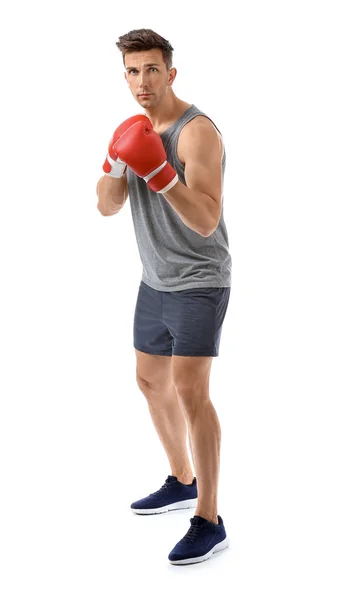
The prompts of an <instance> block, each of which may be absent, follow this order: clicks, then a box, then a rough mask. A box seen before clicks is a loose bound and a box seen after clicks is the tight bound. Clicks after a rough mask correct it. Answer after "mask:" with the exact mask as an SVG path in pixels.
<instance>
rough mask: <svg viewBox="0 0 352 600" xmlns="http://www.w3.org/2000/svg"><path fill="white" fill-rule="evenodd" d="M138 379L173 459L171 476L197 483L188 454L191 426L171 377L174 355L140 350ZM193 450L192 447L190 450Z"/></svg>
mask: <svg viewBox="0 0 352 600" xmlns="http://www.w3.org/2000/svg"><path fill="white" fill-rule="evenodd" d="M135 352H136V359H137V364H136V378H137V383H138V386H139V388H140V390H141V391H142V393H143V395H144V396H145V398H146V399H147V402H148V408H149V412H150V415H151V417H152V420H153V423H154V426H155V429H156V431H157V433H158V435H159V438H160V441H161V443H162V445H163V447H164V449H165V452H166V454H167V457H168V459H169V463H170V468H171V475H174V476H175V477H177V479H178V480H179V481H181V483H184V484H190V483H192V480H193V474H192V467H191V463H190V460H189V456H188V452H187V445H186V440H187V423H186V419H185V416H184V413H183V411H182V408H181V406H180V404H179V401H178V399H177V394H176V390H175V387H174V384H173V381H172V378H171V356H161V355H156V354H147V353H145V352H140V351H139V350H136V349H135ZM190 449H191V451H192V448H191V447H190Z"/></svg>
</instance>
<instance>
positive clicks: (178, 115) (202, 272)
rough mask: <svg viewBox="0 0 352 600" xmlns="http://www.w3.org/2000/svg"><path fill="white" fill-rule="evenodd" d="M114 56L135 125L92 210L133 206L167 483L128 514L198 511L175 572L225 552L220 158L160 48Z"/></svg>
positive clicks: (143, 334) (138, 327)
mask: <svg viewBox="0 0 352 600" xmlns="http://www.w3.org/2000/svg"><path fill="white" fill-rule="evenodd" d="M117 46H118V48H119V50H120V51H121V53H122V56H123V62H124V66H125V69H126V72H125V79H126V81H127V84H128V86H129V88H130V90H131V92H132V94H133V97H134V98H135V99H136V101H137V102H138V104H139V105H140V106H141V107H142V108H143V109H144V114H137V115H135V116H133V117H130V118H129V119H127V120H126V121H124V122H123V123H122V124H121V125H120V126H119V127H118V128H117V129H116V131H115V132H114V135H113V136H112V138H111V140H110V144H109V149H108V154H107V157H106V160H105V163H104V165H103V170H104V172H105V175H104V176H103V177H102V178H101V179H100V180H99V182H98V185H97V194H98V209H99V211H100V212H101V214H103V215H106V216H108V215H113V214H115V213H117V212H119V210H121V208H122V206H123V205H124V203H125V202H126V200H127V197H128V196H129V198H130V206H131V211H132V218H133V223H134V228H135V233H136V239H137V243H138V248H139V252H140V257H141V262H142V264H143V274H142V280H141V283H140V287H139V292H138V297H137V303H136V308H135V317H134V348H135V352H136V361H137V369H136V370H137V382H138V385H139V387H140V389H141V390H142V392H143V394H144V395H145V397H146V399H147V401H148V407H149V410H150V414H151V417H152V420H153V422H154V425H155V428H156V430H157V433H158V435H159V437H160V440H161V442H162V444H163V447H164V449H165V451H166V454H167V457H168V459H169V462H170V468H171V473H172V474H171V475H169V476H168V477H167V479H166V481H165V483H164V484H163V485H162V487H161V488H160V489H159V490H158V491H157V492H154V493H152V494H150V495H149V496H147V497H145V498H142V499H141V500H139V501H136V502H134V503H133V504H132V505H131V508H132V510H133V511H134V512H136V513H138V514H156V513H161V512H165V511H168V510H175V509H180V508H193V507H196V510H195V514H194V517H192V518H191V519H190V521H191V527H190V528H189V530H188V532H187V533H186V535H185V536H184V538H182V539H181V540H180V542H178V543H177V544H176V546H175V547H174V549H173V550H172V551H171V552H170V554H169V560H170V562H171V563H172V564H188V563H195V562H200V561H203V560H205V559H207V558H210V556H211V555H212V554H213V553H214V552H217V551H219V550H222V549H224V548H226V547H227V545H228V540H227V537H226V531H225V528H224V523H223V520H222V518H221V516H220V515H218V513H217V492H218V479H219V458H220V438H221V430H220V424H219V421H218V418H217V414H216V412H215V409H214V407H213V405H212V403H211V401H210V398H209V377H210V369H211V364H212V358H213V357H214V356H218V354H219V344H220V335H221V329H222V324H223V320H224V317H225V314H226V310H227V306H228V301H229V296H230V289H231V256H230V254H229V250H228V236H227V230H226V226H225V223H224V218H223V196H222V181H223V176H224V170H225V149H224V146H223V143H222V138H221V135H220V132H219V131H218V130H217V128H216V126H215V125H214V124H213V122H212V121H211V120H210V119H209V118H208V117H207V116H206V115H205V114H204V113H203V112H202V111H200V110H199V109H198V108H197V107H196V106H194V104H189V103H187V102H184V101H182V100H180V99H179V98H177V96H176V95H175V93H174V91H173V89H172V85H173V83H174V80H175V77H176V69H175V68H174V67H172V51H173V48H172V46H171V45H170V43H169V42H168V41H167V40H165V39H164V38H163V37H161V36H160V35H158V34H157V33H155V32H154V31H152V30H150V29H139V30H133V31H130V32H129V33H127V34H126V35H124V36H121V37H120V38H119V41H118V42H117ZM187 430H188V435H189V445H190V449H191V453H192V458H193V464H194V468H195V472H196V476H197V478H195V477H193V473H192V467H191V464H190V460H189V456H188V453H187V447H186V440H187Z"/></svg>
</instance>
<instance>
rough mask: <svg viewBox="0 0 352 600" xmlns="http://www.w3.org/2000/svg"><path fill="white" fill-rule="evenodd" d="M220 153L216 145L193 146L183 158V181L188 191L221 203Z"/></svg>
mask: <svg viewBox="0 0 352 600" xmlns="http://www.w3.org/2000/svg"><path fill="white" fill-rule="evenodd" d="M221 180H222V171H221V153H220V152H219V149H218V147H217V146H216V145H213V147H209V146H206V144H205V143H204V142H203V144H202V145H201V146H198V147H196V146H193V148H190V150H189V152H187V155H186V156H185V181H186V185H187V187H189V188H190V189H193V190H196V191H198V192H202V193H203V194H207V195H208V196H210V197H211V198H213V199H214V200H215V201H217V202H221Z"/></svg>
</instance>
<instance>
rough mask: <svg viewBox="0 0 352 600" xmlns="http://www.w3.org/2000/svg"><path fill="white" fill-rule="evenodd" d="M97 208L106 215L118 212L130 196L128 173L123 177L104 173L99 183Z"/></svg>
mask: <svg viewBox="0 0 352 600" xmlns="http://www.w3.org/2000/svg"><path fill="white" fill-rule="evenodd" d="M97 196H98V204H97V208H98V210H99V212H100V213H101V214H102V215H103V216H104V217H110V216H112V215H115V214H116V213H118V212H119V211H120V210H121V208H122V207H123V205H124V204H125V202H126V200H127V198H128V184H127V177H126V174H125V175H123V176H122V177H119V178H118V177H110V176H109V175H103V177H101V178H100V179H99V181H98V183H97Z"/></svg>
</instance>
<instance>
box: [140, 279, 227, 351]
mask: <svg viewBox="0 0 352 600" xmlns="http://www.w3.org/2000/svg"><path fill="white" fill-rule="evenodd" d="M230 290H231V288H230V287H217V288H212V287H204V288H191V289H188V290H180V291H178V292H160V291H159V290H155V289H154V288H151V287H150V286H149V285H147V284H146V283H144V281H141V283H140V286H139V291H138V297H137V303H136V309H135V315H134V324H133V336H134V347H135V348H136V350H140V351H141V352H147V353H148V354H160V355H163V356H172V355H173V354H176V355H178V356H219V344H220V336H221V329H222V324H223V321H224V318H225V314H226V310H227V306H228V302H229V298H230Z"/></svg>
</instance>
